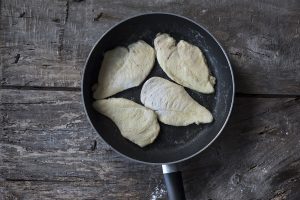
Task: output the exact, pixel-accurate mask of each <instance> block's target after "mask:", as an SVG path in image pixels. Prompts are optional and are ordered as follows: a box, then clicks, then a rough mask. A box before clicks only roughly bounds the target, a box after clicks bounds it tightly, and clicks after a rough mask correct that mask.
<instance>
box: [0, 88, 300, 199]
mask: <svg viewBox="0 0 300 200" xmlns="http://www.w3.org/2000/svg"><path fill="white" fill-rule="evenodd" d="M0 97H1V104H0V113H1V114H0V115H1V116H0V117H1V118H0V119H1V124H2V130H1V134H0V152H1V154H0V160H1V163H2V164H1V165H0V177H1V179H0V191H1V192H0V199H54V198H55V199H166V188H165V186H164V183H163V180H162V175H161V169H160V166H147V165H143V164H138V163H134V162H131V161H128V160H126V159H124V158H122V157H121V156H119V155H118V154H117V153H115V152H113V151H112V150H111V149H110V148H109V147H108V146H107V145H105V144H104V143H103V142H102V141H101V140H100V139H99V136H98V135H97V134H96V133H95V132H94V131H93V130H92V129H91V127H90V125H89V124H88V122H87V120H86V119H85V116H84V113H83V109H82V105H81V103H80V94H79V92H75V91H69V92H60V91H39V90H10V89H3V90H0ZM299 117H300V102H299V99H295V98H248V97H240V98H238V99H237V101H236V106H235V108H234V111H233V115H232V117H231V119H230V121H229V124H228V126H227V127H226V128H225V130H224V132H223V134H222V135H221V137H220V138H219V139H218V140H217V141H216V142H215V143H214V144H213V145H212V146H211V147H210V148H209V149H207V150H206V151H204V152H203V153H202V154H200V155H199V156H197V157H196V158H193V159H192V160H189V161H187V162H185V163H183V164H182V166H181V168H182V169H183V177H184V184H185V189H186V193H187V197H188V199H195V200H196V199H272V198H273V199H274V200H275V199H295V200H296V199H299V198H300V193H299V190H298V189H299V187H300V171H299V169H300V155H299V150H300V135H299V134H298V133H299V131H298V130H299V128H300V123H299V120H298V119H299Z"/></svg>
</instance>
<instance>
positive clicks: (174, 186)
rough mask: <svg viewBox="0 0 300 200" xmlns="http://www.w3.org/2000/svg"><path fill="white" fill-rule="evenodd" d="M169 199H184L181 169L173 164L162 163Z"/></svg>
mask: <svg viewBox="0 0 300 200" xmlns="http://www.w3.org/2000/svg"><path fill="white" fill-rule="evenodd" d="M162 169H163V174H164V179H165V183H166V186H167V190H168V197H169V200H185V194H184V188H183V182H182V176H181V171H178V170H177V168H176V166H175V165H163V166H162Z"/></svg>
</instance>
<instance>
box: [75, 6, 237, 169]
mask: <svg viewBox="0 0 300 200" xmlns="http://www.w3.org/2000/svg"><path fill="white" fill-rule="evenodd" d="M145 15H171V16H175V17H179V18H182V19H185V20H187V21H189V22H191V23H193V24H195V25H197V26H199V27H200V28H201V29H203V30H204V31H205V32H206V33H208V35H209V36H210V37H212V39H213V40H214V41H215V42H216V43H217V44H218V46H219V47H220V49H221V50H222V52H223V55H224V56H225V58H226V61H227V63H228V66H229V69H230V74H231V79H232V98H231V104H230V108H229V111H228V114H227V117H226V119H225V121H224V123H223V125H222V127H221V128H220V129H219V131H218V133H217V134H216V136H215V137H214V138H213V139H212V140H211V141H210V142H209V143H208V144H207V145H205V146H204V147H203V148H201V149H199V150H198V151H197V152H195V153H193V154H191V155H189V156H187V157H185V158H182V159H179V160H175V161H171V162H147V161H142V160H138V159H135V158H132V157H129V156H128V155H125V154H123V153H122V152H120V151H118V150H116V149H115V148H114V147H113V146H111V145H110V144H109V143H108V142H106V141H105V139H104V138H103V137H102V136H101V134H100V133H99V132H98V130H96V128H95V127H94V125H93V123H92V122H91V119H90V116H89V115H88V112H87V110H86V106H85V103H86V102H85V100H84V95H83V82H84V77H85V72H86V68H87V64H88V62H89V60H90V57H91V55H92V53H93V52H94V49H95V48H96V46H97V45H98V43H99V42H100V41H101V40H102V38H103V37H104V36H105V35H107V34H108V33H109V32H110V31H111V30H112V29H114V28H115V27H117V26H119V25H120V24H122V23H124V22H126V21H128V20H130V19H133V18H137V17H141V16H145ZM80 85H81V101H82V102H83V107H84V112H85V115H86V116H87V119H88V121H89V123H90V124H91V125H92V127H93V129H94V130H95V131H96V133H98V135H99V136H100V138H101V140H102V141H104V142H105V143H106V144H107V145H108V146H109V147H110V148H112V149H113V150H114V151H115V152H117V153H118V154H119V155H121V156H124V157H125V158H127V159H129V160H132V161H135V162H138V163H143V164H148V165H170V164H176V163H180V162H183V161H186V160H188V159H191V158H193V157H195V156H196V155H198V154H200V153H201V152H202V151H204V150H205V149H207V148H208V147H209V146H210V145H211V144H212V143H213V142H214V141H215V140H216V139H217V138H218V137H219V135H220V134H221V133H222V131H223V130H224V128H225V126H226V124H227V122H228V120H229V117H230V115H231V112H232V108H233V104H234V97H235V81H234V74H233V69H232V66H231V62H230V60H229V58H228V55H227V53H226V51H225V50H224V48H223V47H222V45H221V44H220V43H219V41H218V40H217V39H216V38H215V37H214V36H213V35H212V34H211V33H210V32H209V31H208V30H207V29H206V28H204V27H203V26H202V25H200V24H198V23H197V22H195V21H194V20H192V19H189V18H187V17H185V16H182V15H179V14H174V13H169V12H150V13H143V14H137V15H134V16H132V17H128V18H126V19H124V20H121V21H120V22H118V23H116V24H115V25H113V26H112V27H111V28H109V29H108V30H107V31H105V32H104V33H103V34H102V35H101V37H100V38H99V39H98V40H97V42H95V44H94V46H93V47H92V49H91V50H90V52H89V54H88V57H87V59H86V61H85V64H84V68H83V70H82V77H81V84H80Z"/></svg>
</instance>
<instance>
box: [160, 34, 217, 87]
mask: <svg viewBox="0 0 300 200" xmlns="http://www.w3.org/2000/svg"><path fill="white" fill-rule="evenodd" d="M154 47H155V51H156V57H157V60H158V63H159V65H160V66H161V68H162V69H163V70H164V72H165V73H166V74H167V75H168V77H169V78H170V79H172V80H173V81H175V82H176V83H178V84H180V85H183V86H184V87H188V88H190V89H193V90H196V91H198V92H201V93H213V92H214V84H215V77H213V76H211V75H210V72H209V69H208V66H207V64H206V60H205V57H204V55H203V53H202V52H201V50H200V49H199V48H198V47H196V46H194V45H192V44H190V43H188V42H186V41H184V40H180V41H179V42H178V44H177V45H176V41H175V40H174V38H172V37H171V36H170V35H168V34H166V33H164V34H158V35H157V37H156V38H155V40H154Z"/></svg>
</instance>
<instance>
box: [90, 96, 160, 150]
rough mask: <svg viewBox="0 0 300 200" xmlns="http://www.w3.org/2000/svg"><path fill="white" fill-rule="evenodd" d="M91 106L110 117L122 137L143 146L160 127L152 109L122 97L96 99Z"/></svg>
mask: <svg viewBox="0 0 300 200" xmlns="http://www.w3.org/2000/svg"><path fill="white" fill-rule="evenodd" d="M93 107H94V108H95V109H96V110H97V111H98V112H99V113H101V114H103V115H105V116H107V117H108V118H110V119H111V120H112V121H113V122H114V123H115V124H116V125H117V127H118V128H119V130H120V132H121V134H122V136H123V137H125V138H127V139H128V140H130V141H131V142H133V143H135V144H137V145H139V146H140V147H144V146H146V145H148V144H151V143H152V142H153V141H154V140H155V138H156V137H157V135H158V133H159V130H160V127H159V124H158V122H157V115H156V114H155V112H154V111H152V110H150V109H148V108H145V107H144V106H142V105H140V104H137V103H135V102H133V101H130V100H127V99H124V98H109V99H104V100H97V101H95V102H94V103H93Z"/></svg>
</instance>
